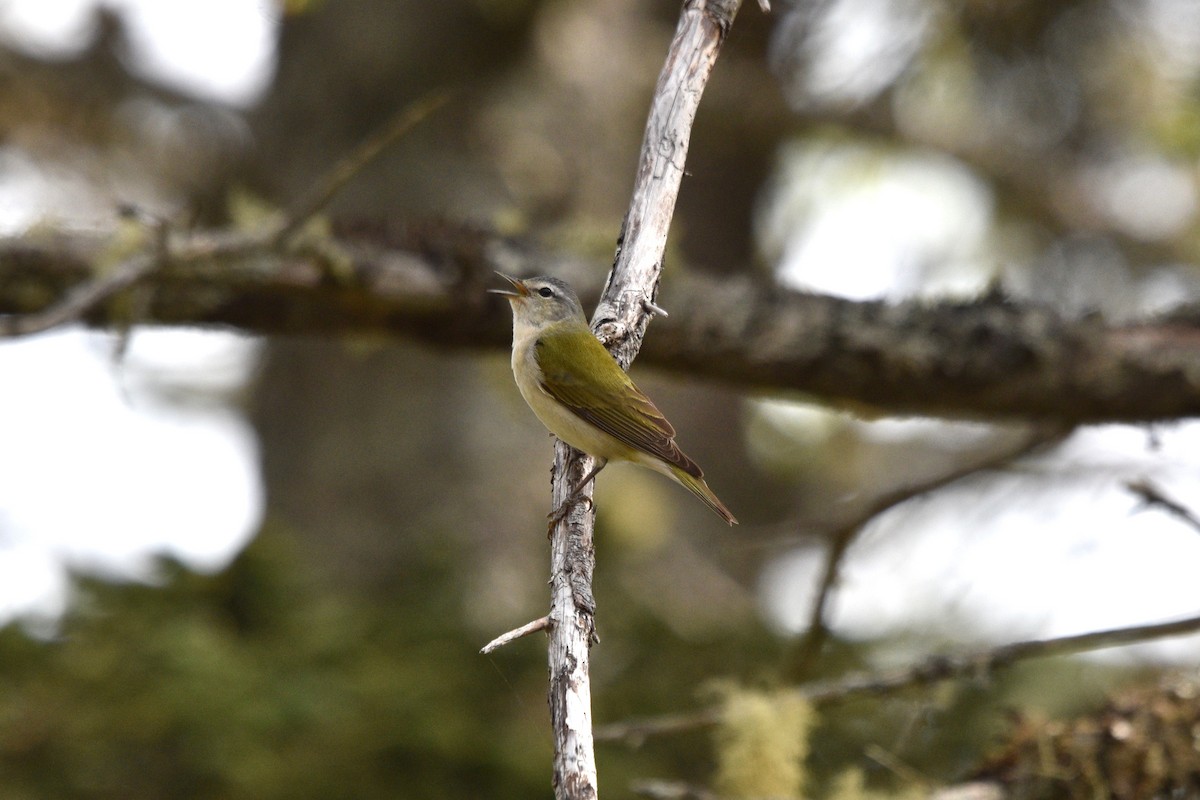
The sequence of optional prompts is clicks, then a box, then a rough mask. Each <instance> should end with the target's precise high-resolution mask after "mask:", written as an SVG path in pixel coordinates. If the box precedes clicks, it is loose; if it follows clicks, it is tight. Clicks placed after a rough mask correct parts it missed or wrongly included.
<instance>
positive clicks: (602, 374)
mask: <svg viewBox="0 0 1200 800" xmlns="http://www.w3.org/2000/svg"><path fill="white" fill-rule="evenodd" d="M588 337H589V338H591V341H592V343H594V344H595V347H592V346H591V345H590V344H586V345H584V346H576V347H572V348H569V349H570V352H571V357H570V358H566V357H563V356H562V355H556V351H562V350H565V349H566V348H549V347H542V346H538V347H537V348H536V353H537V361H538V367H539V368H540V369H541V371H542V382H541V386H542V390H543V391H545V392H546V393H547V394H548V395H550V396H551V397H553V398H554V399H555V400H557V401H558V402H560V403H562V404H563V405H564V406H566V407H567V408H568V409H570V410H571V411H572V413H574V414H576V415H577V416H578V417H579V418H580V419H583V420H584V421H585V422H588V423H591V424H592V425H595V426H596V427H597V428H599V429H600V430H602V431H604V432H605V433H607V434H608V435H610V436H612V437H613V438H615V439H617V440H618V441H620V442H621V443H623V444H625V445H628V446H629V447H632V448H634V449H635V450H640V451H642V452H643V453H647V454H649V455H652V456H656V457H658V458H661V459H663V460H664V461H666V462H667V463H669V464H673V465H675V466H677V467H679V468H680V469H682V470H683V471H684V472H686V473H688V474H689V475H692V476H694V477H697V478H700V477H702V476H703V474H704V473H703V472H702V471H701V469H700V467H699V466H697V464H696V462H694V461H692V460H691V459H690V458H688V457H687V456H686V455H684V453H683V451H682V450H680V449H679V447H678V446H677V445H676V444H675V442H674V438H675V429H674V428H673V427H671V423H670V422H668V421H667V418H666V417H664V416H663V415H662V412H660V411H659V410H658V408H657V407H655V405H654V403H653V402H652V401H651V400H650V398H649V397H646V395H644V394H642V392H641V390H640V389H638V388H637V386H635V385H634V384H633V381H631V380H630V379H629V376H628V375H626V374H625V371H624V370H622V369H621V368H620V366H618V365H617V363H616V361H614V360H613V358H612V356H610V355H609V354H608V351H607V350H605V349H604V345H602V344H600V342H599V341H598V340H597V339H595V338H593V337H592V336H591V334H590V333H589V334H588ZM540 344H541V343H540V342H539V345H540ZM584 376H588V377H586V378H585V377H584Z"/></svg>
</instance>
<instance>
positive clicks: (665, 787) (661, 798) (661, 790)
mask: <svg viewBox="0 0 1200 800" xmlns="http://www.w3.org/2000/svg"><path fill="white" fill-rule="evenodd" d="M629 790H630V791H631V792H633V793H634V794H636V795H640V796H642V797H649V798H652V800H719V798H718V797H717V795H715V794H713V793H712V792H710V791H709V790H708V789H705V788H704V787H703V786H693V785H691V784H688V783H678V782H676V781H653V780H643V781H635V782H634V783H632V784H630V786H629Z"/></svg>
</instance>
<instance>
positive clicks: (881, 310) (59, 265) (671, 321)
mask: <svg viewBox="0 0 1200 800" xmlns="http://www.w3.org/2000/svg"><path fill="white" fill-rule="evenodd" d="M342 234H343V235H341V236H339V237H338V238H335V239H331V240H330V241H329V243H328V245H329V246H328V247H327V248H325V249H324V250H325V252H333V253H338V254H340V255H341V256H342V257H344V258H345V260H346V263H345V264H340V265H338V266H339V267H340V268H339V269H337V270H332V271H331V270H330V269H329V265H328V263H327V261H326V260H325V259H326V257H325V256H323V255H322V253H318V252H315V250H314V252H307V251H306V252H295V251H293V252H281V251H280V250H278V249H276V248H273V247H271V246H270V242H269V241H266V242H264V240H263V237H262V236H261V235H259V234H244V233H238V232H232V233H230V232H220V231H210V232H200V233H190V234H181V233H176V234H174V235H173V236H172V247H171V256H170V263H168V264H164V265H162V266H161V267H160V268H158V269H153V270H150V272H149V274H147V275H144V276H143V277H142V278H141V281H140V284H139V285H142V286H145V287H146V289H147V294H148V296H149V302H147V303H146V304H145V306H144V307H143V306H139V307H137V308H129V307H123V306H120V305H114V304H112V303H109V302H107V300H110V299H111V298H112V294H113V292H112V291H110V290H109V289H106V290H105V291H103V292H101V293H100V297H101V299H100V300H99V301H96V300H94V299H92V298H91V297H90V295H89V296H88V298H87V302H85V303H84V304H83V305H84V306H85V307H87V308H86V313H84V314H83V321H84V322H86V323H88V324H91V325H101V326H109V327H112V326H118V327H119V326H121V325H124V324H130V323H132V324H168V325H193V326H194V325H213V326H223V327H230V326H232V327H236V328H239V329H241V330H244V331H246V332H249V333H267V334H322V333H324V334H339V335H344V334H352V333H372V334H384V335H393V336H404V337H410V338H415V339H420V340H423V341H428V342H431V343H433V344H436V345H438V346H466V347H494V348H496V349H500V348H501V347H507V346H509V345H510V343H511V318H510V316H509V315H508V313H507V310H506V309H504V308H503V307H502V306H501V304H500V303H498V302H497V303H494V304H485V301H484V300H483V299H482V298H484V294H483V287H484V286H485V285H486V284H487V282H488V281H489V280H490V279H491V278H492V271H493V270H499V271H501V272H506V273H509V274H518V275H535V274H541V275H546V274H550V275H559V276H562V277H565V278H567V279H568V280H570V281H571V282H572V284H573V285H574V286H575V287H576V288H577V289H579V292H580V296H581V297H583V298H584V300H585V302H586V301H588V300H590V299H594V298H596V297H597V296H598V290H599V285H600V279H599V275H600V274H602V273H603V270H604V267H603V266H602V265H600V264H598V263H596V262H595V261H588V260H585V259H582V258H579V257H575V256H572V255H570V254H563V253H555V252H548V251H544V250H539V249H538V248H537V247H534V246H532V245H531V244H529V243H527V242H522V241H518V240H512V239H506V238H504V237H501V236H497V235H494V234H491V233H488V232H485V231H480V230H478V229H475V228H470V227H467V226H462V225H459V226H454V225H451V224H448V223H444V222H443V223H439V224H436V225H417V224H412V225H403V224H391V225H389V224H387V223H378V224H373V225H358V226H356V227H355V229H353V230H343V231H342ZM107 243H108V239H107V237H103V236H90V237H89V236H84V235H80V234H74V235H65V234H60V235H58V236H56V237H55V238H54V239H51V240H46V239H43V238H38V239H36V240H31V241H21V240H7V241H4V240H0V332H4V333H5V334H6V335H9V336H15V335H21V334H22V333H23V332H25V331H26V330H29V329H33V328H37V329H39V330H40V329H43V327H44V325H45V324H46V321H45V320H44V321H42V322H38V323H36V324H34V323H33V322H30V321H20V320H15V319H11V318H8V319H6V318H5V317H4V316H3V315H6V314H7V315H23V314H40V313H42V312H44V311H46V310H47V309H48V308H49V307H51V306H54V305H56V304H57V303H59V302H63V298H65V297H67V295H68V294H69V293H70V292H72V291H73V290H75V289H77V288H79V287H80V286H81V285H82V284H87V283H91V282H93V281H98V280H101V279H102V277H101V276H102V275H103V274H104V272H103V270H102V269H100V268H99V267H98V266H97V263H98V262H100V260H101V258H102V253H103V252H104V249H105V246H106V245H107ZM145 253H146V254H147V255H149V256H151V257H152V256H153V248H152V247H151V246H147V247H146V249H145ZM135 257H140V254H137V255H136V256H135ZM331 272H332V273H336V274H335V275H331ZM670 289H671V296H670V300H669V308H670V309H672V311H673V312H674V313H672V314H671V316H670V317H669V318H659V319H658V321H657V323H656V325H655V334H654V336H652V337H650V339H648V340H647V341H646V343H645V346H644V348H643V350H642V351H641V352H640V357H641V360H642V363H647V364H652V365H658V366H661V367H664V368H667V369H671V370H674V371H677V372H680V373H683V374H686V375H688V376H689V377H692V378H699V379H712V380H717V381H722V382H724V383H727V384H730V385H732V386H737V387H741V388H745V389H751V390H755V391H760V392H767V393H771V392H777V393H778V392H793V391H799V392H804V393H806V394H809V395H815V396H817V397H821V398H824V399H825V400H826V401H828V402H832V403H835V404H836V403H839V402H845V403H848V404H852V405H853V406H854V407H860V406H861V405H863V404H865V405H867V406H868V407H870V408H873V409H875V410H878V411H879V412H890V413H895V414H921V415H926V416H942V417H959V418H964V417H965V418H974V419H991V420H1003V419H1013V418H1018V419H1027V420H1035V421H1036V420H1040V421H1046V422H1051V423H1057V424H1063V425H1074V424H1084V423H1094V422H1106V421H1107V422H1112V421H1123V422H1143V421H1154V420H1174V419H1179V418H1182V417H1191V416H1197V415H1200V371H1198V370H1197V369H1196V364H1197V363H1200V309H1191V310H1189V309H1180V310H1178V311H1176V312H1173V313H1172V314H1170V315H1165V316H1161V317H1157V318H1151V319H1145V320H1141V321H1137V322H1131V323H1124V324H1111V323H1108V322H1106V321H1105V320H1104V319H1103V318H1101V317H1098V316H1096V317H1087V318H1083V319H1072V318H1067V317H1064V316H1062V315H1060V314H1058V313H1056V312H1055V311H1054V310H1052V309H1049V308H1046V307H1043V306H1037V305H1031V304H1022V303H1017V302H1013V301H1011V300H1008V299H1006V298H1004V297H1002V296H998V295H990V296H987V297H983V298H980V299H977V300H972V301H946V302H941V303H935V302H930V301H912V302H900V303H882V302H855V301H850V300H843V299H840V298H836V297H825V296H821V295H812V294H804V293H800V292H792V291H787V290H783V289H779V288H777V287H771V286H763V285H756V284H754V283H751V282H749V281H747V280H725V281H722V282H719V283H717V282H714V281H709V280H704V279H700V278H697V277H694V276H692V277H688V276H686V275H681V276H679V277H677V278H676V279H675V280H673V281H672V282H671V286H670ZM116 291H119V288H118V289H116ZM645 297H647V295H646V294H645V292H644V291H643V290H637V291H631V292H630V293H628V294H626V295H625V296H624V297H623V298H618V301H619V302H623V303H625V304H626V305H629V304H632V305H636V306H638V307H640V308H641V311H640V312H638V313H639V314H642V313H645V306H644V303H643V302H642V300H643V298H645ZM651 302H655V303H656V302H657V300H651ZM75 308H76V307H75V306H74V305H72V306H71V307H70V308H69V310H70V311H71V313H77V312H76V311H75ZM605 308H606V309H609V310H611V308H612V305H611V303H610V304H609V305H607V306H605ZM67 316H68V317H69V316H71V314H68V315H67ZM605 317H606V318H608V317H607V315H605ZM613 318H615V317H613ZM57 319H59V317H58V316H55V317H54V318H52V319H50V320H49V321H50V322H54V321H55V320H57ZM597 319H598V320H599V319H600V317H599V316H598V317H597Z"/></svg>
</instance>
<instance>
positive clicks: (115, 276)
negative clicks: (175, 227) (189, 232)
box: [0, 253, 160, 338]
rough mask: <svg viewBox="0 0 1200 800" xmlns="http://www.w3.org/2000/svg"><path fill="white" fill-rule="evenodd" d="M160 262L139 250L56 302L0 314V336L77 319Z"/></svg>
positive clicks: (10, 335) (39, 331)
mask: <svg viewBox="0 0 1200 800" xmlns="http://www.w3.org/2000/svg"><path fill="white" fill-rule="evenodd" d="M159 263H160V257H159V256H158V255H157V254H155V253H139V254H138V255H135V256H133V257H131V258H128V259H126V260H125V261H122V262H121V263H120V264H118V265H117V266H116V267H114V268H113V269H112V270H111V271H110V272H108V273H107V274H105V275H104V276H103V277H101V278H97V279H96V280H94V281H88V282H86V283H81V284H79V285H78V286H75V287H73V288H72V289H71V290H70V291H68V292H67V293H66V295H64V296H63V298H62V299H61V300H60V301H59V302H57V303H55V304H54V305H51V306H49V307H47V308H45V309H43V310H41V311H35V312H34V313H32V314H12V315H9V316H0V338H11V337H17V336H28V335H30V334H33V333H41V332H43V331H47V330H50V329H51V328H56V327H58V326H59V325H65V324H67V323H68V322H78V321H79V320H81V319H82V318H83V317H84V316H86V315H87V313H88V312H89V311H91V310H92V309H94V308H96V307H97V306H99V305H100V304H102V303H103V302H104V301H106V300H108V299H109V298H110V297H112V296H113V295H115V294H117V293H118V292H121V291H123V290H125V289H127V288H129V287H130V286H132V285H133V284H135V283H137V282H138V281H140V280H141V279H142V278H145V277H146V276H147V275H149V274H150V273H151V272H153V271H154V269H155V268H156V267H157V266H158V265H159Z"/></svg>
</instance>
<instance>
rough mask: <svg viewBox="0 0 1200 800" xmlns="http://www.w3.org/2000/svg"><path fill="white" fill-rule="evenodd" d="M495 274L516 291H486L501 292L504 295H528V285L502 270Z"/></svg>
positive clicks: (491, 290) (490, 290)
mask: <svg viewBox="0 0 1200 800" xmlns="http://www.w3.org/2000/svg"><path fill="white" fill-rule="evenodd" d="M496 274H497V275H499V276H500V277H501V278H504V280H506V281H508V282H509V283H510V284H512V288H513V289H516V291H515V292H514V291H512V290H511V289H488V292H490V293H491V294H502V295H504V296H505V297H529V287H527V286H526V285H525V284H524V283H522V282H521V281H519V280H517V279H516V278H514V277H512V276H510V275H505V274H504V273H503V272H497V273H496Z"/></svg>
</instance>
